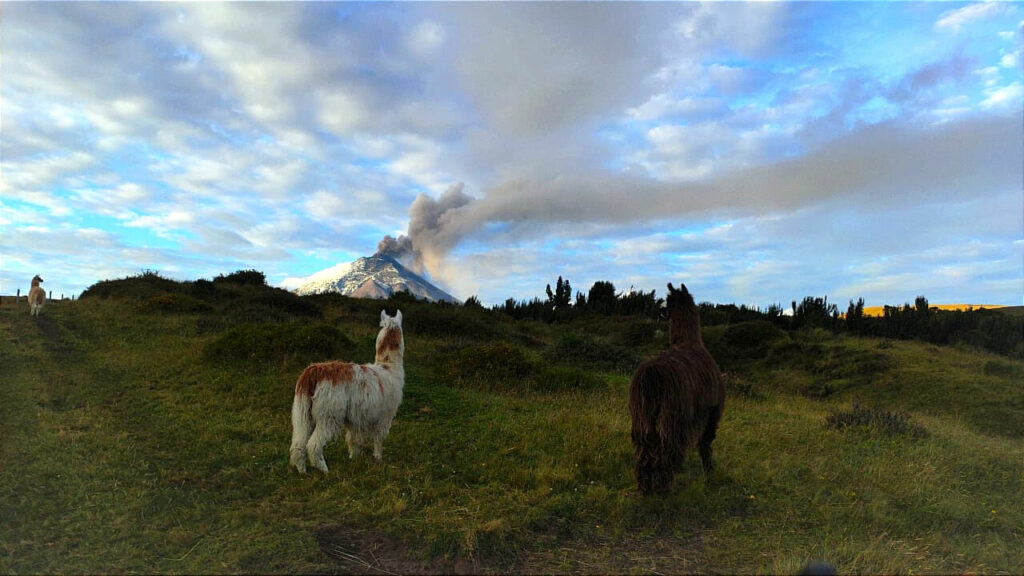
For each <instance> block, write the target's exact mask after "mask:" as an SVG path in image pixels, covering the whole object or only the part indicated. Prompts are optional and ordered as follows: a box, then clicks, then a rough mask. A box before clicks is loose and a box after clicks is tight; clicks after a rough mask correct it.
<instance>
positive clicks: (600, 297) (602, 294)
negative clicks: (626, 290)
mask: <svg viewBox="0 0 1024 576" xmlns="http://www.w3.org/2000/svg"><path fill="white" fill-rule="evenodd" d="M587 307H588V308H589V309H590V310H593V311H594V312H597V313H599V314H611V313H612V312H614V311H615V284H612V283H611V282H603V281H600V280H599V281H597V282H594V285H593V286H591V287H590V292H589V293H588V294H587Z"/></svg>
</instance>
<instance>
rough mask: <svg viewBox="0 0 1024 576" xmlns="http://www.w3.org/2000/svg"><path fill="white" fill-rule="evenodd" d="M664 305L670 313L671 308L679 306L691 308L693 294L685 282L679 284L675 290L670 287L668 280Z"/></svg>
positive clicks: (679, 307) (678, 307)
mask: <svg viewBox="0 0 1024 576" xmlns="http://www.w3.org/2000/svg"><path fill="white" fill-rule="evenodd" d="M665 306H666V308H668V313H669V314H671V312H672V310H677V309H681V308H684V307H685V308H691V307H693V306H694V303H693V296H692V295H691V294H690V291H689V290H687V289H686V285H685V284H680V285H679V289H678V290H676V289H675V288H674V287H672V283H671V282H670V283H669V285H668V296H667V297H666V298H665Z"/></svg>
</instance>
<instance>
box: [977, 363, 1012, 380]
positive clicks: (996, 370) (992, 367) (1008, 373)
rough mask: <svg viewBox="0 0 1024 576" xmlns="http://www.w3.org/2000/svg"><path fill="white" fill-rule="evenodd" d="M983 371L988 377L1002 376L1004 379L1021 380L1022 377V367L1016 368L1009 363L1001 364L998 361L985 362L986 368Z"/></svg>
mask: <svg viewBox="0 0 1024 576" xmlns="http://www.w3.org/2000/svg"><path fill="white" fill-rule="evenodd" d="M982 371H983V372H984V374H985V375H986V376H1001V377H1003V378H1011V377H1015V378H1019V377H1020V375H1021V367H1020V366H1015V365H1013V364H1010V363H1008V362H1000V361H998V360H989V361H988V362H985V367H984V368H982Z"/></svg>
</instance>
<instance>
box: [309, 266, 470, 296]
mask: <svg viewBox="0 0 1024 576" xmlns="http://www.w3.org/2000/svg"><path fill="white" fill-rule="evenodd" d="M401 291H406V292H409V293H410V294H412V295H414V296H416V297H418V298H424V299H426V300H430V301H432V302H437V301H441V302H453V303H458V302H459V301H458V300H457V299H456V298H455V297H454V296H452V295H451V294H449V293H447V292H445V291H444V290H441V289H440V288H438V287H437V286H434V285H433V284H431V283H430V282H428V281H427V280H426V279H425V278H423V277H422V276H420V275H418V274H416V273H415V272H413V271H411V270H409V269H408V268H406V267H405V266H402V264H401V263H399V262H398V261H397V260H395V259H394V258H391V257H390V256H383V255H380V254H375V255H373V256H370V257H369V258H359V259H358V260H356V261H354V262H352V263H351V264H339V265H338V266H335V267H333V268H329V269H327V270H323V271H321V272H317V273H316V274H313V275H312V276H310V277H309V278H308V280H307V281H306V282H305V283H303V284H302V285H301V286H299V287H298V288H296V289H295V290H294V292H295V293H296V294H299V295H306V294H324V293H328V292H338V293H340V294H344V295H345V296H352V297H354V298H374V299H384V298H388V297H389V296H391V295H392V294H394V293H395V292H401Z"/></svg>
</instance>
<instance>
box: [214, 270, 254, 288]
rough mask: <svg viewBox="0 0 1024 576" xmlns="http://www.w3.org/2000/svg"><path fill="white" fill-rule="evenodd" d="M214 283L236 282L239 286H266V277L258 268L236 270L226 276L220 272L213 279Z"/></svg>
mask: <svg viewBox="0 0 1024 576" xmlns="http://www.w3.org/2000/svg"><path fill="white" fill-rule="evenodd" d="M213 283H214V284H238V285H240V286H266V284H267V277H266V276H264V275H263V272H260V271H259V270H238V271H237V272H232V273H231V274H228V275H227V276H225V275H223V274H221V275H220V276H217V277H216V278H214V279H213Z"/></svg>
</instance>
